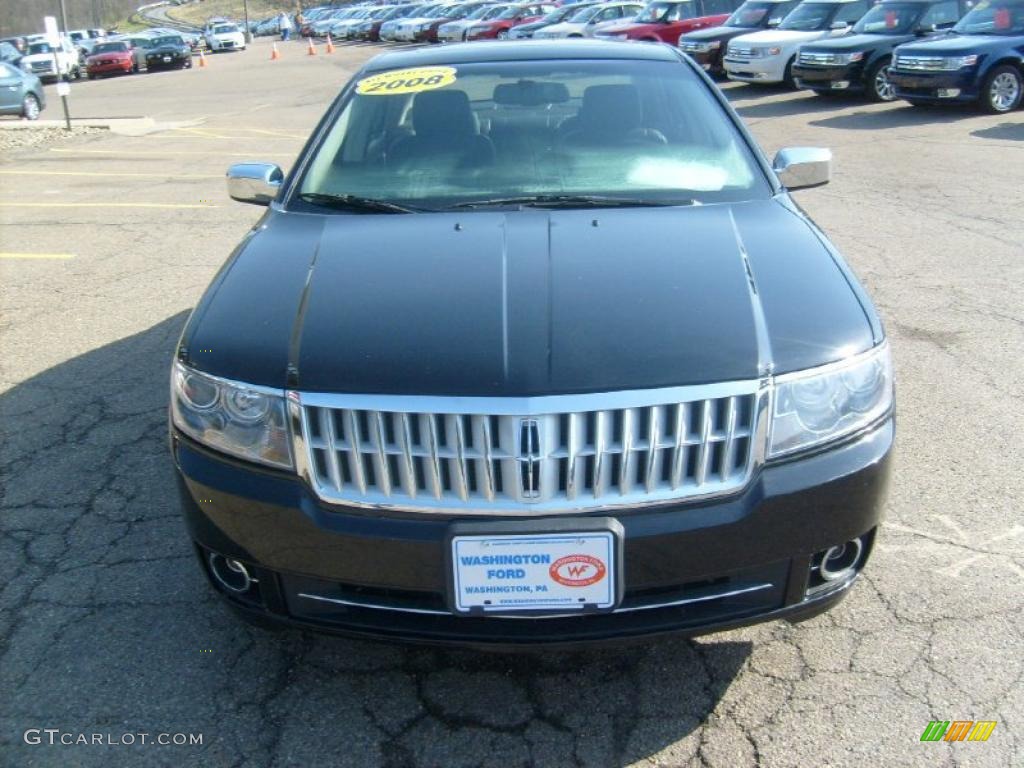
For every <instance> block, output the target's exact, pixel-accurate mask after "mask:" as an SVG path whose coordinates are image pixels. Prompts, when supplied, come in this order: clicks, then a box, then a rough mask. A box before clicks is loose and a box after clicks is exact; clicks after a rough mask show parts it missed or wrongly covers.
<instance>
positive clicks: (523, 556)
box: [452, 531, 616, 613]
mask: <svg viewBox="0 0 1024 768" xmlns="http://www.w3.org/2000/svg"><path fill="white" fill-rule="evenodd" d="M452 564H453V565H452V572H453V573H452V577H453V580H454V582H453V590H454V600H453V604H454V607H455V610H456V611H460V612H464V613H465V612H469V611H472V610H474V609H476V610H483V611H502V612H509V611H547V610H550V611H565V610H567V609H568V610H581V609H583V608H585V607H593V608H612V607H614V605H615V583H616V582H615V568H616V563H615V536H614V534H613V533H612V532H611V531H589V532H587V533H550V534H548V533H545V534H536V535H527V536H501V535H495V536H456V537H454V538H453V539H452Z"/></svg>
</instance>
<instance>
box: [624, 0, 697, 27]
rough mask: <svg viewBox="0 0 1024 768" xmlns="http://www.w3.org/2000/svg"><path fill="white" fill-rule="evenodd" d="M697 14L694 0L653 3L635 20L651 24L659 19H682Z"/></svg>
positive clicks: (690, 17)
mask: <svg viewBox="0 0 1024 768" xmlns="http://www.w3.org/2000/svg"><path fill="white" fill-rule="evenodd" d="M696 15H697V6H696V3H695V2H693V0H688V2H683V3H651V4H650V5H648V6H647V7H646V8H644V9H643V10H642V11H640V13H639V14H638V15H637V17H636V19H635V21H638V22H641V23H644V24H651V23H653V22H659V21H681V20H683V19H692V18H693V17H694V16H696Z"/></svg>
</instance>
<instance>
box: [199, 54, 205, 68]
mask: <svg viewBox="0 0 1024 768" xmlns="http://www.w3.org/2000/svg"><path fill="white" fill-rule="evenodd" d="M205 66H206V54H204V53H203V52H202V51H200V52H199V67H200V69H202V68H203V67H205Z"/></svg>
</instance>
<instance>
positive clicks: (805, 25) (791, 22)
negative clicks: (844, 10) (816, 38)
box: [779, 3, 842, 32]
mask: <svg viewBox="0 0 1024 768" xmlns="http://www.w3.org/2000/svg"><path fill="white" fill-rule="evenodd" d="M841 7H842V5H840V4H839V3H801V4H800V5H798V6H797V7H796V8H794V9H793V10H792V12H791V13H790V14H789V15H788V16H786V18H785V19H783V21H782V23H781V24H780V25H779V29H791V30H797V31H800V32H815V31H818V30H822V29H825V28H826V27H828V25H829V24H830V23H831V22H832V16H833V15H835V13H836V11H837V10H839V9H840V8H841Z"/></svg>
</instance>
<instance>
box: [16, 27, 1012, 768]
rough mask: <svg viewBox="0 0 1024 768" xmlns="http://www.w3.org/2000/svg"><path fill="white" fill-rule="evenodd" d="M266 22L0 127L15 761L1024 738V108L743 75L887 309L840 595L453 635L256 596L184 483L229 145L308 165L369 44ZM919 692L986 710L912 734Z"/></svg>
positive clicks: (916, 748)
mask: <svg viewBox="0 0 1024 768" xmlns="http://www.w3.org/2000/svg"><path fill="white" fill-rule="evenodd" d="M278 46H279V48H280V49H281V50H282V53H283V58H282V59H281V60H279V61H270V43H269V41H260V42H258V43H257V44H256V45H255V46H254V47H253V48H251V49H250V50H248V51H246V52H241V53H234V54H219V55H211V56H209V57H208V62H209V64H208V66H207V67H206V68H203V69H200V68H194V69H192V70H191V71H185V72H170V73H159V74H148V75H147V74H141V75H136V76H132V77H123V78H119V79H110V80H102V81H93V82H81V83H77V84H74V85H73V86H72V95H71V102H70V103H71V108H72V110H73V115H77V116H82V117H91V118H106V117H126V118H134V117H147V118H152V120H153V121H154V122H153V124H152V129H151V130H147V131H146V132H142V133H141V134H140V135H131V136H129V135H122V134H118V133H112V132H102V133H99V134H96V133H92V134H89V135H85V136H77V137H73V138H70V139H68V140H66V141H61V142H54V143H50V144H46V145H42V146H36V147H30V148H26V149H21V150H11V151H6V152H5V153H4V154H3V156H2V157H0V310H2V316H0V493H2V497H0V498H2V509H0V525H2V538H0V568H2V572H3V573H4V574H6V577H5V578H4V579H3V583H2V586H0V638H2V641H0V692H2V693H0V764H2V765H9V766H113V765H133V766H149V765H168V766H184V765H197V766H198V765H202V766H254V767H255V766H261V767H262V766H283V765H302V766H320V765H338V766H358V767H359V768H370V767H372V766H388V767H390V768H398V767H400V766H424V767H425V766H443V767H445V768H448V767H449V766H501V768H512V767H513V766H527V765H530V766H533V765H536V766H555V767H557V768H562V767H563V766H613V765H614V766H620V765H662V766H691V765H692V766H728V767H729V768H733V767H735V766H746V765H766V766H808V765H829V766H865V765H872V766H874V765H877V766H946V765H963V766H983V765H984V766H1006V765H1021V764H1024V720H1022V717H1024V682H1022V676H1024V641H1022V635H1024V611H1022V608H1024V519H1022V509H1024V473H1022V472H1021V469H1020V460H1021V456H1022V455H1024V440H1022V433H1024V421H1022V418H1021V413H1022V412H1024V408H1022V406H1024V397H1022V395H1021V390H1022V386H1021V385H1022V383H1024V300H1022V286H1024V215H1022V207H1021V206H1022V202H1024V193H1022V185H1021V179H1024V112H1020V111H1018V112H1016V113H1014V114H1013V115H1010V116H1003V117H993V116H982V115H979V114H978V113H976V112H974V111H971V110H958V109H948V110H935V109H916V108H912V107H909V106H904V105H902V104H894V105H868V104H865V103H861V102H858V101H854V100H846V99H833V98H820V97H815V96H811V95H806V94H803V93H793V92H786V91H780V90H776V89H767V88H758V87H751V86H736V85H728V86H725V88H726V91H727V93H728V95H729V98H730V99H731V100H732V101H733V103H734V105H735V106H736V107H737V109H738V110H739V112H740V114H741V115H742V116H743V117H744V119H745V120H746V122H747V123H748V125H750V126H751V128H752V130H753V132H754V134H755V136H756V138H757V140H758V141H759V142H760V143H761V145H762V146H763V148H764V149H765V150H766V151H767V152H769V153H773V152H774V151H776V150H777V149H778V148H780V147H782V146H786V145H813V146H817V145H821V146H828V147H831V148H832V150H833V152H834V153H835V163H834V177H833V182H832V183H831V185H829V186H827V187H824V188H821V189H817V190H808V191H805V192H800V193H797V195H796V198H797V200H798V202H799V203H800V204H801V205H802V206H804V207H805V208H806V209H807V211H808V212H809V213H810V214H811V215H812V216H813V218H814V219H815V220H816V221H817V222H818V224H820V225H821V226H822V228H823V229H824V230H825V231H826V232H827V233H828V234H829V235H830V237H831V238H832V239H833V241H834V242H835V244H836V245H837V246H838V247H839V248H840V250H841V251H842V252H843V253H844V254H845V256H846V257H847V259H848V260H849V262H850V263H851V265H852V266H853V268H854V270H855V271H856V272H857V274H858V275H859V276H860V278H861V279H862V280H863V281H864V283H865V284H866V285H867V287H868V289H869V291H870V292H871V294H872V296H873V297H874V299H875V301H876V303H877V305H878V308H879V311H880V313H881V315H882V317H883V319H884V321H885V323H886V326H887V330H888V333H889V335H890V338H891V339H892V344H893V349H894V355H895V361H896V368H897V376H898V401H899V405H898V429H899V435H898V449H897V451H898V452H897V460H896V469H895V475H894V478H893V483H892V489H891V495H890V500H889V503H888V508H887V522H886V523H885V525H884V527H883V529H882V531H881V534H880V538H879V543H878V546H877V548H876V551H875V554H874V558H873V560H872V562H871V563H870V564H869V567H868V569H867V572H866V574H865V575H864V577H863V578H862V579H861V580H860V581H859V583H858V584H857V585H856V587H855V588H854V590H853V592H852V594H851V595H850V597H849V598H848V599H847V600H846V601H845V602H844V603H842V604H841V605H839V606H838V607H837V608H836V609H834V610H833V611H832V612H830V613H828V614H826V615H824V616H821V617H819V618H816V619H814V620H812V621H810V622H807V623H804V624H801V625H796V626H791V625H789V624H785V623H773V624H767V625H762V626H758V627H755V628H751V629H744V630H740V631H734V632H728V633H724V634H719V635H713V636H708V637H704V638H700V639H697V640H682V639H677V640H669V641H659V642H655V643H647V644H641V645H638V646H630V647H627V648H610V649H604V650H595V651H586V652H577V653H545V654H516V655H501V654H481V653H474V652H468V651H441V650H434V649H423V648H408V647H402V646H392V645H382V644H370V643H364V642H355V641H348V640H339V639H336V638H325V637H319V636H313V635H306V634H302V633H299V632H293V631H286V632H281V633H266V632H263V631H260V630H256V629H252V628H249V627H248V626H245V625H243V624H241V623H239V622H238V621H237V620H236V619H235V618H234V617H233V616H232V615H230V614H229V613H228V612H227V611H226V609H225V608H224V607H223V606H221V604H220V603H219V601H218V600H217V599H216V598H215V596H214V595H213V594H212V593H211V590H210V589H209V588H208V587H207V585H206V584H205V583H204V581H203V579H202V577H201V575H200V572H199V569H198V568H197V566H196V563H195V561H194V558H193V554H192V552H191V550H190V545H189V542H188V540H187V537H186V535H185V532H184V529H183V526H182V522H181V520H180V517H179V513H178V509H177V501H176V495H175V489H174V485H173V475H172V470H171V461H170V457H169V454H168V450H167V439H166V414H165V409H166V405H167V391H168V383H167V381H168V366H169V363H170V360H171V353H172V350H173V347H174V344H175V342H176V339H177V336H178V333H179V332H180V330H181V328H182V325H183V323H184V321H185V318H186V317H187V314H188V312H189V310H190V309H191V307H192V306H194V304H195V302H196V301H197V299H198V298H199V296H200V295H201V293H202V291H203V289H204V288H205V286H206V285H207V284H208V283H209V281H210V279H211V278H212V277H213V275H214V273H215V272H216V270H217V269H218V267H219V266H220V265H221V263H222V262H223V261H224V259H225V258H226V256H227V255H228V254H229V253H230V251H231V249H232V248H233V247H234V245H235V244H236V243H237V241H238V240H239V239H240V238H241V237H242V236H243V234H244V233H245V232H246V230H247V229H248V228H249V227H251V226H252V225H253V223H254V222H255V221H256V220H257V218H258V217H259V216H260V213H261V210H260V209H259V208H257V207H254V206H246V205H241V204H236V203H232V202H231V201H230V200H229V199H228V197H227V195H226V192H225V188H224V181H223V174H224V170H225V168H226V166H227V165H228V164H230V163H231V162H235V161H239V160H243V159H254V160H270V161H274V162H277V163H280V164H281V165H283V166H285V167H287V166H288V165H289V164H290V163H291V162H292V161H293V159H294V158H295V156H296V154H297V153H298V151H299V150H300V148H301V146H302V143H303V141H304V139H305V138H306V136H307V135H308V134H309V132H310V130H311V128H312V126H313V125H314V124H315V122H316V120H317V119H318V118H319V116H320V115H321V114H322V112H323V110H324V108H325V106H326V105H327V103H328V101H329V100H330V99H331V98H332V97H333V96H334V95H335V94H336V93H337V91H338V90H339V89H340V87H341V86H342V84H343V83H344V82H345V81H346V79H347V78H348V77H349V75H350V74H351V73H352V72H353V71H354V70H355V69H356V68H357V67H358V66H359V64H360V63H361V62H363V61H364V60H366V59H367V58H368V57H370V56H372V55H373V54H374V53H375V52H376V51H377V50H378V48H376V47H374V46H369V45H350V46H346V45H339V47H338V51H337V52H336V53H334V54H333V55H331V56H326V55H324V54H323V50H322V47H321V51H320V53H319V54H318V55H317V56H307V55H306V54H305V49H304V46H303V45H302V44H301V43H295V42H293V43H288V44H281V43H278ZM49 90H50V106H49V108H48V110H47V114H46V115H44V116H45V117H58V116H59V100H58V99H56V97H55V94H53V93H52V88H50V89H49ZM821 514H822V515H827V514H828V510H827V509H823V510H821ZM931 720H943V721H944V720H994V721H997V722H998V724H997V726H996V727H995V729H994V731H993V732H992V735H991V737H990V738H989V740H988V741H986V742H983V743H980V742H959V743H945V742H940V743H928V742H921V741H920V737H921V735H922V732H923V731H924V729H925V727H926V725H927V724H928V722H929V721H931ZM31 729H38V730H39V731H40V734H39V735H38V738H39V740H40V742H41V743H30V742H32V741H33V740H34V739H35V738H36V736H35V735H33V734H31V733H30V735H29V736H28V737H26V731H31ZM43 729H58V733H57V739H56V743H55V744H53V745H51V744H49V742H48V740H47V739H48V736H47V734H46V733H45V731H43ZM140 733H146V734H148V738H147V741H150V740H155V739H156V738H157V735H158V734H161V733H168V734H178V733H183V734H186V735H190V736H192V737H194V736H195V735H196V734H201V738H202V743H201V744H192V745H188V744H186V745H175V744H170V745H160V744H155V743H146V744H142V743H141V742H140V738H139V737H138V734H140ZM65 734H69V735H70V736H71V737H72V738H71V739H70V740H72V741H75V740H76V739H77V737H78V736H79V735H80V734H84V735H86V736H89V737H91V736H92V735H93V734H100V735H102V737H103V738H104V739H105V740H106V741H105V742H104V743H102V744H96V743H89V744H81V743H80V740H79V741H78V743H72V744H61V743H60V741H61V736H62V735H65ZM126 734H135V736H134V737H133V740H134V741H135V743H134V744H125V743H124V742H126V741H127V739H126V738H125V735H126ZM65 740H68V739H67V738H65ZM111 741H113V742H114V743H107V742H111Z"/></svg>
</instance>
